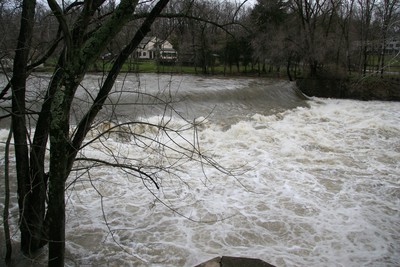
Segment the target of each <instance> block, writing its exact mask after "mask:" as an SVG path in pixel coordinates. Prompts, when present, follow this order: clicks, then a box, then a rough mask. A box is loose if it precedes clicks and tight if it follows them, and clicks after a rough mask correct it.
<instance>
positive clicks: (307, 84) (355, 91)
mask: <svg viewBox="0 0 400 267" xmlns="http://www.w3.org/2000/svg"><path fill="white" fill-rule="evenodd" d="M296 84H297V86H298V88H299V89H300V90H301V91H302V92H303V93H304V94H305V95H307V96H316V97H325V98H344V99H357V100H382V101H400V77H386V78H380V77H365V78H362V79H358V80H354V79H349V78H345V79H338V78H326V77H324V78H320V77H318V78H304V79H298V80H297V81H296Z"/></svg>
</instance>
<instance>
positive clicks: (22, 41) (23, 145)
mask: <svg viewBox="0 0 400 267" xmlns="http://www.w3.org/2000/svg"><path fill="white" fill-rule="evenodd" d="M35 6H36V1H35V0H24V1H23V3H22V15H21V26H20V32H19V36H18V44H17V49H16V51H15V58H14V67H13V77H12V79H11V86H12V93H13V97H12V111H13V114H12V124H13V134H14V140H15V157H16V168H17V180H18V205H19V215H20V230H21V251H22V252H23V253H24V254H27V255H30V254H32V253H35V252H36V251H37V250H38V249H39V248H40V245H39V244H40V239H41V231H42V222H43V216H42V215H43V214H44V206H43V207H41V206H38V205H37V202H36V194H35V193H36V191H35V190H36V189H37V187H36V186H35V184H36V182H37V180H32V179H31V177H30V171H29V168H30V166H29V156H28V143H27V138H28V136H27V135H28V132H27V129H26V118H25V92H26V78H27V62H28V56H29V51H30V44H31V39H32V31H33V26H34V17H35Z"/></svg>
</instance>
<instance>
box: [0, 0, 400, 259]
mask: <svg viewBox="0 0 400 267" xmlns="http://www.w3.org/2000/svg"><path fill="white" fill-rule="evenodd" d="M246 2H247V1H242V2H240V3H233V2H232V1H205V0H183V1H177V0H176V1H175V0H170V1H169V0H157V1H138V0H120V1H114V0H109V1H106V0H84V1H66V0H65V1H56V0H47V1H36V0H20V1H13V0H0V19H1V21H0V22H1V23H0V34H1V36H2V38H1V40H0V59H1V60H2V61H1V66H0V67H1V68H2V72H3V76H4V77H5V79H6V81H7V82H6V84H5V85H4V87H3V88H1V92H0V104H1V106H0V107H1V114H0V119H2V120H3V119H4V120H5V119H10V125H9V126H10V127H9V128H10V138H9V139H8V140H7V143H6V145H5V147H6V149H5V156H4V162H5V163H6V164H5V172H4V173H5V174H6V175H5V180H6V182H5V185H6V186H5V187H6V188H8V187H9V186H8V184H9V181H8V178H9V177H8V174H9V169H8V168H9V165H8V158H9V157H8V152H9V149H10V148H11V145H12V147H13V148H14V154H15V162H16V165H15V166H14V167H15V171H16V177H17V195H18V207H19V222H18V223H19V230H20V233H21V251H22V252H23V253H24V254H25V255H27V256H33V255H35V253H37V251H39V250H40V249H41V248H42V247H43V246H45V245H48V247H49V255H48V258H49V266H63V264H64V257H65V256H64V254H65V188H66V184H67V180H68V177H69V176H70V173H71V172H72V171H73V170H74V166H75V167H76V166H77V161H76V159H77V157H78V156H81V154H80V152H81V150H82V149H83V148H84V147H85V146H87V145H89V144H90V143H91V142H93V140H96V139H99V138H102V137H103V136H104V131H110V130H114V131H115V130H116V129H120V128H119V127H122V126H127V125H128V126H129V125H133V124H137V123H138V122H129V121H125V122H122V123H121V122H116V123H119V125H118V124H117V125H115V126H113V127H111V128H109V129H105V130H104V131H103V132H100V133H99V134H98V135H97V136H96V137H93V140H89V141H88V140H87V138H88V133H89V132H91V131H92V130H93V129H95V128H96V126H98V122H99V119H98V116H99V114H100V111H101V110H102V109H103V107H104V105H105V103H106V101H107V99H108V97H109V95H110V92H111V90H112V88H113V85H114V83H115V81H116V79H117V77H118V75H119V73H120V72H121V68H122V66H123V65H124V64H125V63H126V62H127V61H129V60H131V58H132V56H131V55H132V54H133V52H134V51H135V49H136V48H137V47H138V46H139V44H140V43H141V42H142V40H143V38H144V37H145V36H146V35H150V34H151V35H156V36H157V37H158V38H165V39H168V40H170V41H171V42H172V43H173V44H174V46H175V48H176V49H177V50H178V54H179V57H180V60H181V62H186V63H188V64H193V65H194V66H195V68H198V69H199V71H201V72H203V73H210V72H212V71H213V66H215V65H216V64H222V65H223V66H224V71H225V72H226V73H229V72H231V71H233V69H235V68H236V69H239V68H240V67H245V70H246V71H253V72H257V73H259V74H262V73H263V72H269V71H273V70H274V69H275V70H276V69H280V68H282V67H284V68H286V73H287V75H288V77H289V78H290V79H295V78H296V75H297V74H298V73H299V71H300V70H301V71H302V75H308V76H316V75H319V74H320V73H324V72H326V71H328V72H332V73H345V74H347V73H350V72H354V73H357V74H359V75H361V76H362V75H366V73H367V72H369V71H374V72H376V73H378V74H380V75H383V73H384V71H385V66H386V64H388V62H386V61H385V60H386V57H385V55H386V52H388V51H385V49H386V47H387V44H388V43H389V41H391V40H392V39H395V38H397V34H398V33H399V26H400V25H399V12H398V11H399V10H398V8H399V4H398V0H381V1H377V0H349V1H341V0H322V1H321V0H313V1H310V0H290V1H282V0H258V1H257V2H256V3H255V5H254V6H250V5H248V4H247V3H246ZM105 53H110V54H112V55H114V56H113V57H112V58H111V59H110V61H109V64H110V68H109V69H107V70H105V72H104V73H103V77H102V79H101V80H100V81H99V85H98V87H99V88H98V91H97V92H96V94H92V93H89V92H88V98H87V99H88V100H87V108H85V109H82V110H81V113H82V114H80V116H79V118H78V119H77V121H75V122H74V123H72V119H71V113H72V112H73V102H74V99H75V98H76V92H77V90H78V89H82V91H85V89H84V88H82V86H81V82H82V81H83V79H84V78H85V75H86V74H87V72H88V70H89V69H90V66H91V65H93V64H95V63H96V62H97V61H98V60H99V58H101V55H103V54H105ZM372 54H373V58H374V60H375V62H374V63H373V64H371V62H369V60H371V55H372ZM7 60H10V61H12V64H11V65H10V66H7V64H8V63H7V62H8V61H7ZM50 63H51V64H50ZM41 64H50V65H51V66H52V69H51V71H50V73H51V74H50V76H51V77H50V79H49V84H48V85H46V87H45V88H43V94H40V95H38V96H37V98H36V99H34V105H33V104H32V102H31V101H32V99H31V98H30V97H29V90H30V89H29V88H28V81H29V77H30V76H31V75H32V72H33V71H34V69H35V68H36V67H38V66H40V65H41ZM8 68H10V71H9V70H8ZM368 68H371V69H368ZM146 97H149V96H148V95H146ZM153 103H158V104H163V105H165V106H166V108H165V110H169V111H170V112H173V108H172V107H170V106H169V102H168V100H165V99H160V97H159V96H154V101H153ZM133 104H135V103H133ZM165 112H166V111H165ZM166 121H168V120H166ZM142 123H143V124H146V125H147V126H149V125H148V124H149V123H148V122H147V123H146V122H142ZM189 124H190V125H191V126H190V127H189V126H188V127H187V128H188V129H193V130H195V129H196V123H195V122H193V123H189ZM151 126H152V127H155V128H157V129H158V131H160V132H164V133H166V135H167V136H170V133H171V132H173V131H174V132H175V133H176V134H177V135H179V130H174V129H171V128H169V127H167V125H166V124H163V125H151ZM124 129H128V130H124V131H125V132H126V131H131V130H130V129H131V128H129V127H128V128H124ZM130 134H131V135H132V136H134V137H135V138H136V139H135V140H136V142H138V141H137V139H141V140H148V139H149V137H147V136H144V135H140V134H137V133H135V132H133V131H132V132H130ZM11 135H12V137H13V139H12V140H13V143H12V144H11ZM150 139H151V138H150ZM155 141H157V140H155ZM153 143H156V144H158V145H159V146H162V147H163V149H167V148H168V144H160V143H158V142H153ZM172 143H175V142H172ZM138 144H146V141H141V142H138ZM189 147H190V149H188V147H187V146H182V147H180V148H179V150H177V149H176V148H170V149H173V150H174V151H175V152H176V151H179V152H180V153H181V155H182V158H188V159H190V160H193V159H194V158H196V157H194V155H197V160H198V161H199V163H200V164H208V165H211V166H215V165H216V163H215V161H213V160H211V159H209V158H207V157H206V156H205V155H204V154H203V153H201V152H200V149H199V148H198V144H196V143H194V144H193V143H192V144H189ZM105 150H106V149H105ZM165 154H167V153H165ZM81 160H82V159H81ZM98 164H105V165H107V164H109V165H110V166H113V167H115V166H119V167H120V168H123V169H129V172H130V173H134V175H136V177H137V178H139V179H143V180H146V181H150V182H151V183H152V184H154V185H155V186H156V187H158V185H157V179H156V178H157V177H156V176H154V171H153V170H151V171H146V168H144V167H143V166H140V164H139V165H134V164H136V163H133V165H126V164H124V165H119V164H118V162H117V161H116V162H105V161H96V164H95V165H96V166H98ZM215 167H217V168H218V169H219V170H223V168H221V167H218V166H215ZM147 170H149V169H147ZM168 171H169V170H168ZM226 173H227V174H229V172H226ZM6 191H7V190H6ZM6 195H9V194H6ZM6 198H7V197H6ZM6 203H7V201H6ZM5 206H6V208H5V211H4V220H3V221H4V224H5V227H4V229H5V232H6V243H7V248H8V250H7V256H6V262H7V263H10V260H11V259H10V257H11V246H10V245H9V244H10V238H9V236H8V237H7V229H8V225H7V223H8V214H7V206H8V204H6V205H5Z"/></svg>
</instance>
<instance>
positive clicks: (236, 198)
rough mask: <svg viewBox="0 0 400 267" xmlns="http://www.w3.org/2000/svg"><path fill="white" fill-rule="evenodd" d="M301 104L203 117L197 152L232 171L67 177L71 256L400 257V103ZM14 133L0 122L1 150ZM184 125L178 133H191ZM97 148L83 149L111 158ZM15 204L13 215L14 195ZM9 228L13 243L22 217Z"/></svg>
mask: <svg viewBox="0 0 400 267" xmlns="http://www.w3.org/2000/svg"><path fill="white" fill-rule="evenodd" d="M215 80H216V81H215V83H216V84H218V82H221V80H218V79H215ZM222 82H223V81H222ZM230 82H234V80H230ZM238 83H239V84H240V85H238V86H239V87H240V86H242V85H241V84H242V83H243V81H240V82H238ZM216 84H213V85H212V86H214V87H215V86H217V85H216ZM278 84H279V83H278ZM280 101H282V102H284V101H285V98H282V99H281V100H280ZM303 102H304V103H303V105H301V106H299V105H297V107H295V108H292V109H286V110H279V109H277V110H276V112H275V113H271V112H265V113H261V112H260V107H258V106H257V109H256V110H255V111H251V110H248V109H247V108H243V110H245V111H246V112H247V113H246V114H245V115H246V116H245V118H244V117H243V115H244V113H243V112H240V115H241V117H240V119H238V120H236V121H233V122H230V123H229V124H228V125H227V124H226V123H225V122H224V120H223V119H221V118H220V117H219V118H218V120H212V119H210V120H204V121H203V122H202V124H201V125H200V126H199V127H198V132H197V136H196V137H197V138H198V140H199V144H200V149H201V151H202V153H204V154H205V155H207V156H210V157H212V158H213V159H214V160H215V161H216V162H218V163H219V164H220V165H221V166H223V167H225V168H227V169H231V170H233V173H234V174H235V176H230V175H226V174H224V173H221V172H220V171H218V170H216V169H215V168H208V167H207V166H202V165H200V164H198V163H196V162H184V164H183V165H179V166H175V167H176V169H177V171H178V173H177V174H178V176H174V175H173V174H171V175H164V176H163V177H159V179H160V180H158V182H159V183H160V185H161V189H160V190H157V189H156V188H155V187H154V186H153V184H152V183H150V182H145V183H143V181H141V180H139V179H137V178H132V176H131V175H130V174H129V173H127V172H123V171H121V170H118V169H113V168H111V167H99V168H96V169H92V170H91V171H90V172H89V173H83V174H82V176H79V177H78V176H73V177H71V180H73V179H75V178H77V180H76V182H75V184H74V185H73V186H71V187H69V189H68V190H67V233H66V235H67V236H66V239H67V243H66V251H67V264H68V266H194V265H196V264H199V263H201V262H203V261H206V260H208V259H211V258H213V257H215V256H221V255H227V256H228V255H229V256H244V257H254V258H260V259H263V260H265V261H267V262H269V263H271V264H274V265H276V266H346V267H347V266H374V267H375V266H400V103H394V102H379V101H371V102H361V101H353V100H334V99H318V98H314V99H310V100H307V101H303ZM248 105H249V106H251V104H248ZM243 110H242V111H243ZM159 119H160V118H159V117H157V116H153V115H151V116H149V117H148V118H147V120H148V121H150V122H155V121H157V120H159ZM186 124H187V123H186V122H185V121H184V120H182V119H181V118H177V117H172V118H171V119H170V121H169V123H168V125H169V126H170V127H172V128H180V127H184V126H185V125H186ZM142 131H143V132H144V133H146V131H151V129H150V128H146V129H142ZM7 134H8V130H6V129H3V130H0V142H1V143H0V149H1V152H3V151H4V142H5V140H6V137H7ZM150 134H151V133H150ZM182 135H183V136H182V137H183V138H182V137H178V136H176V138H174V139H173V140H175V142H177V143H178V144H181V145H185V144H184V142H185V140H193V138H194V133H193V131H190V130H189V131H185V132H183V133H182ZM157 138H158V140H160V141H163V140H170V139H168V138H166V137H165V136H157ZM104 142H106V145H107V147H108V148H109V149H110V151H112V152H113V153H114V156H115V155H117V156H118V157H120V158H128V159H132V160H138V161H143V162H146V163H147V164H151V163H152V162H154V164H156V163H160V162H163V163H165V164H174V163H175V162H178V163H179V161H178V160H176V158H177V157H176V156H177V155H175V154H174V152H173V151H169V152H166V153H167V154H168V155H169V156H170V157H171V158H172V159H173V160H168V159H160V158H159V157H158V156H159V155H158V154H156V155H152V154H151V150H150V151H146V150H142V149H139V148H138V147H137V145H136V144H135V142H133V141H126V140H121V139H119V138H118V136H113V135H111V136H110V138H108V139H107V140H105V141H104ZM167 142H170V141H167ZM172 145H173V144H172ZM172 145H171V146H172ZM100 148H102V146H100V144H99V143H94V144H93V145H92V146H90V147H87V148H85V150H84V154H85V155H86V156H90V157H99V158H102V159H107V156H106V155H104V154H102V152H101V151H100V150H98V149H100ZM146 153H147V154H146ZM3 154H4V153H2V156H1V159H2V160H3ZM11 164H13V162H11ZM1 165H3V162H2V164H1ZM203 167H204V168H203ZM2 169H3V168H2ZM1 171H3V170H1ZM205 175H206V176H205ZM146 187H148V188H149V189H150V190H151V192H153V194H154V195H153V194H152V193H150V192H149V190H148V189H147V188H146ZM95 189H96V190H95ZM3 190H4V185H3V183H1V191H2V192H3ZM99 194H101V195H102V197H100V196H99ZM156 197H157V198H159V200H161V201H163V203H164V204H162V203H161V202H160V201H158V200H157V199H156ZM0 198H1V204H0V205H1V210H3V207H4V205H3V196H1V197H0ZM13 199H14V200H15V195H14V198H13ZM11 212H12V216H13V220H14V222H15V221H16V220H17V213H18V211H17V207H16V206H15V205H14V206H13V208H12V210H11ZM105 219H106V221H105ZM106 222H107V223H106ZM1 223H3V222H2V220H1ZM12 233H13V236H14V239H15V240H16V241H17V240H18V234H17V228H16V226H15V225H14V227H13V232H12ZM1 242H3V240H2V241H1ZM44 253H45V252H44ZM41 261H42V262H43V261H45V256H43V257H42V258H40V257H39V258H38V260H37V264H39V263H40V262H41Z"/></svg>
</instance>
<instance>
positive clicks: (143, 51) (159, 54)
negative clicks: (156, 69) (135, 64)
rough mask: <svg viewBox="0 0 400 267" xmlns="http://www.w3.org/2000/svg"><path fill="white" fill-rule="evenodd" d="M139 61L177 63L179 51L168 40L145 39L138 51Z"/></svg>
mask: <svg viewBox="0 0 400 267" xmlns="http://www.w3.org/2000/svg"><path fill="white" fill-rule="evenodd" d="M135 56H136V58H138V59H155V60H159V61H161V62H175V61H176V60H177V58H178V53H177V51H176V50H175V49H174V48H173V46H172V44H171V43H170V42H168V41H167V40H162V39H158V38H157V37H145V38H144V39H143V41H142V42H141V43H140V44H139V46H138V48H137V49H136V52H135Z"/></svg>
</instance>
